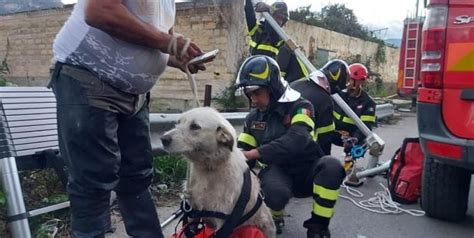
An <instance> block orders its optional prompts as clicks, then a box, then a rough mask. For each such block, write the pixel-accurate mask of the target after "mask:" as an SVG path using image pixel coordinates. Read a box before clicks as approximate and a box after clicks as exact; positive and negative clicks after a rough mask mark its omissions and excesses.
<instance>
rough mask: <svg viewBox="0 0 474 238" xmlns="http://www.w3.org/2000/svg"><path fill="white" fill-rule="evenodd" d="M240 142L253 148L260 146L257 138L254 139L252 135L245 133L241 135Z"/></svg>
mask: <svg viewBox="0 0 474 238" xmlns="http://www.w3.org/2000/svg"><path fill="white" fill-rule="evenodd" d="M238 141H239V142H243V143H245V144H248V145H250V146H252V147H257V145H258V144H257V140H256V139H255V137H253V136H252V135H250V134H247V133H244V132H242V133H240V135H239V139H238Z"/></svg>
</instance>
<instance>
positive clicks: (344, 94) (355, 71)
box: [333, 63, 375, 156]
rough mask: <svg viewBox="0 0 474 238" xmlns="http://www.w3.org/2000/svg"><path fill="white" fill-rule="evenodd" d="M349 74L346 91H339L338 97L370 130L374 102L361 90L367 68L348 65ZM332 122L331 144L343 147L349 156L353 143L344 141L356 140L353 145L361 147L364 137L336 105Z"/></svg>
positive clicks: (365, 78)
mask: <svg viewBox="0 0 474 238" xmlns="http://www.w3.org/2000/svg"><path fill="white" fill-rule="evenodd" d="M349 72H350V73H349V77H350V79H349V82H348V85H347V90H343V91H341V92H340V93H339V95H340V96H341V98H342V99H343V100H344V101H345V102H346V103H347V105H348V106H349V107H350V108H351V109H352V111H354V112H355V113H356V114H357V116H358V117H359V118H360V119H361V121H362V122H364V124H365V125H367V127H368V128H369V129H370V130H372V126H373V125H374V124H375V102H374V100H373V99H372V98H371V97H370V96H369V95H368V94H367V93H366V92H365V91H364V90H363V89H362V85H363V84H364V83H365V81H366V80H367V78H368V75H369V73H368V71H367V68H366V67H365V66H364V65H362V64H359V63H355V64H351V65H349ZM334 120H335V123H336V133H334V137H333V144H335V145H338V146H344V152H345V153H346V155H348V156H349V155H350V151H351V149H352V146H353V144H354V143H353V141H352V142H351V141H350V140H348V141H346V139H348V138H356V139H357V142H356V143H355V144H358V145H361V144H363V143H364V139H365V135H364V133H362V131H361V130H359V128H357V126H356V124H355V123H354V121H353V120H352V119H351V118H349V117H348V116H347V115H346V114H345V113H344V111H343V110H342V109H341V108H340V107H339V106H337V105H336V106H335V109H334Z"/></svg>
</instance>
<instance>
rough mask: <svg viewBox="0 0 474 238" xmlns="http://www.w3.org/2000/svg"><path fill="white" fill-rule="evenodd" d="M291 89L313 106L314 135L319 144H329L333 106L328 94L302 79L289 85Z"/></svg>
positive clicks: (332, 126)
mask: <svg viewBox="0 0 474 238" xmlns="http://www.w3.org/2000/svg"><path fill="white" fill-rule="evenodd" d="M291 88H293V89H295V90H296V91H298V92H300V93H301V96H302V97H303V98H305V99H307V100H309V101H310V102H311V104H313V106H314V122H315V128H316V129H315V130H316V132H315V135H316V139H317V141H318V143H319V144H326V143H331V139H332V133H333V131H334V129H335V125H334V116H333V111H334V104H333V101H332V98H331V95H329V93H328V92H326V91H325V90H324V89H323V88H321V87H319V86H318V85H316V83H315V82H313V81H311V80H308V79H302V80H297V81H295V82H293V83H291Z"/></svg>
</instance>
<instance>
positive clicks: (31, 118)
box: [8, 113, 56, 125]
mask: <svg viewBox="0 0 474 238" xmlns="http://www.w3.org/2000/svg"><path fill="white" fill-rule="evenodd" d="M42 119H54V120H56V113H54V114H51V113H50V114H37V115H20V116H9V117H8V125H10V124H11V123H12V122H15V121H35V120H42Z"/></svg>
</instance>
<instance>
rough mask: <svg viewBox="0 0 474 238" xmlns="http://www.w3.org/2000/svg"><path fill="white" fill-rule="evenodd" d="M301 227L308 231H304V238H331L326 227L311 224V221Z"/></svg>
mask: <svg viewBox="0 0 474 238" xmlns="http://www.w3.org/2000/svg"><path fill="white" fill-rule="evenodd" d="M303 227H305V228H306V229H308V231H306V238H331V233H330V232H329V228H328V226H325V225H322V224H318V223H313V222H312V220H311V219H309V220H306V221H305V222H304V223H303Z"/></svg>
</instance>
